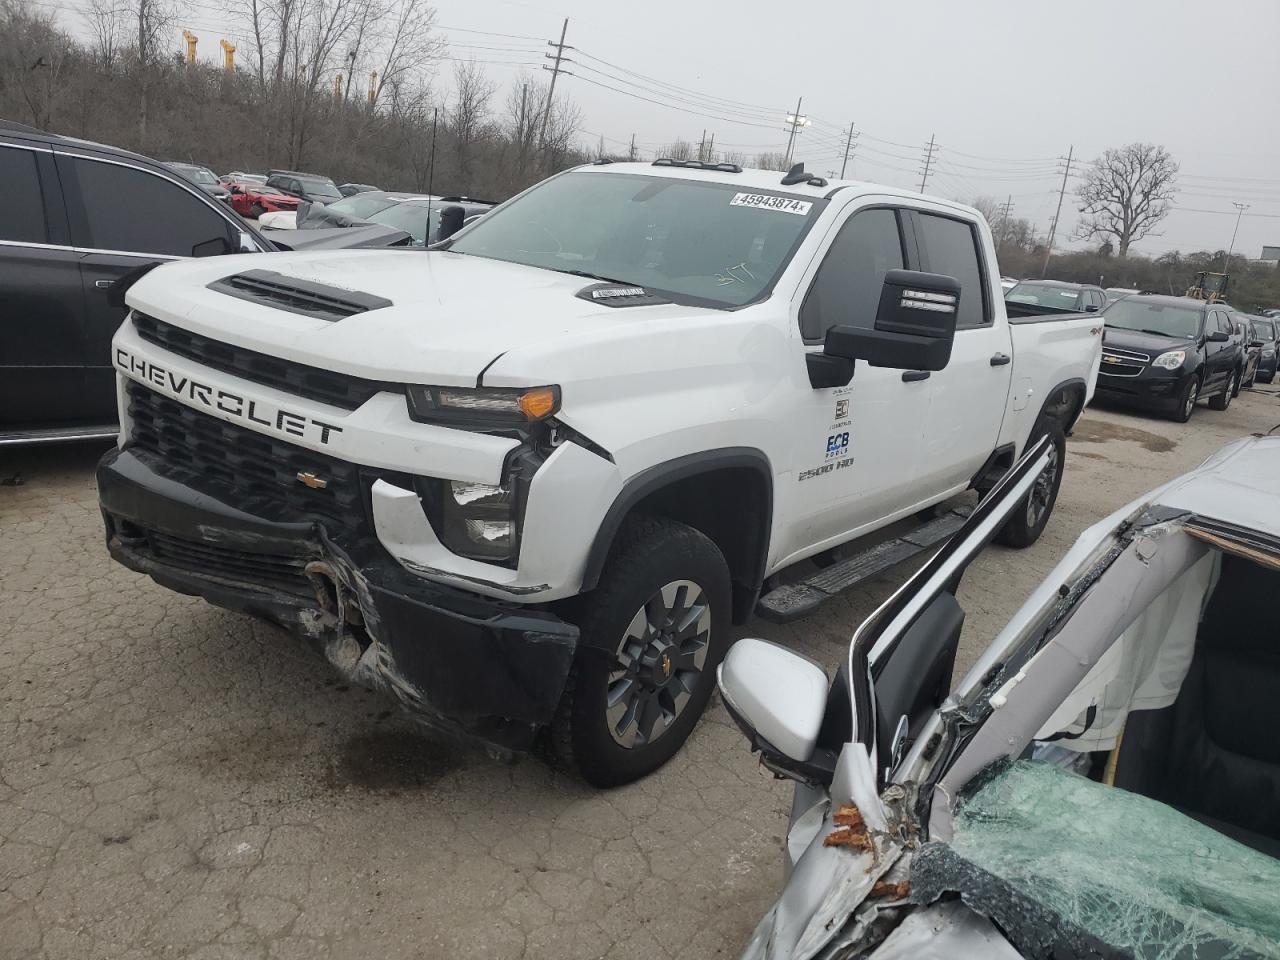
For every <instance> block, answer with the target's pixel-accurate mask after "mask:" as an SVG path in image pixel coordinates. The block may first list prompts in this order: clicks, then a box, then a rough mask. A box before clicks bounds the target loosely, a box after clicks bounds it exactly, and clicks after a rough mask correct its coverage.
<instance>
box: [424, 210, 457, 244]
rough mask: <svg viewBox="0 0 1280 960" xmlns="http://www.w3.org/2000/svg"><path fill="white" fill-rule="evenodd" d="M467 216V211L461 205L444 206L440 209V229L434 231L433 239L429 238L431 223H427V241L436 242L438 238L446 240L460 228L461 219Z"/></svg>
mask: <svg viewBox="0 0 1280 960" xmlns="http://www.w3.org/2000/svg"><path fill="white" fill-rule="evenodd" d="M466 218H467V211H466V210H464V209H463V208H462V207H456V206H455V207H445V208H444V209H443V210H441V211H440V229H439V231H438V232H437V233H436V236H435V239H434V240H432V239H430V238H431V224H430V223H428V224H427V237H428V241H427V242H428V243H437V242H439V241H440V240H447V239H449V238H450V237H452V236H453V235H454V234H455V233H457V232H458V231H459V230H461V229H462V225H463V221H464V220H466Z"/></svg>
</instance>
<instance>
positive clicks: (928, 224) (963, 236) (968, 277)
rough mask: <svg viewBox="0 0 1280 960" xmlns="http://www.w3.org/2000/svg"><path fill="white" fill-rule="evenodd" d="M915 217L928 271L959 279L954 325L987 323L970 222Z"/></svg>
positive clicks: (976, 247) (976, 244) (928, 216)
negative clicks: (957, 303) (957, 305)
mask: <svg viewBox="0 0 1280 960" xmlns="http://www.w3.org/2000/svg"><path fill="white" fill-rule="evenodd" d="M918 216H919V218H920V230H921V232H922V233H923V234H924V238H923V239H924V246H925V251H926V255H927V257H928V259H929V272H930V273H941V274H943V275H944V276H948V277H955V278H956V279H957V280H959V281H960V310H959V313H958V315H957V317H956V327H957V328H962V327H980V326H982V325H983V324H985V323H987V308H986V302H985V300H984V297H983V290H982V268H981V265H980V264H981V261H980V260H979V258H978V237H977V234H976V233H975V232H974V229H973V227H972V225H970V224H968V223H964V222H963V221H960V220H951V219H949V218H947V217H935V216H931V215H929V214H927V213H922V214H919V215H918Z"/></svg>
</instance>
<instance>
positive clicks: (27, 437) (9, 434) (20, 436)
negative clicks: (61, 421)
mask: <svg viewBox="0 0 1280 960" xmlns="http://www.w3.org/2000/svg"><path fill="white" fill-rule="evenodd" d="M119 435H120V425H119V424H116V423H103V424H99V425H97V426H89V427H51V428H49V429H36V428H32V429H30V430H4V431H0V447H4V446H15V447H16V446H27V445H28V444H32V443H74V442H76V441H79V440H114V439H115V438H116V437H118V436H119Z"/></svg>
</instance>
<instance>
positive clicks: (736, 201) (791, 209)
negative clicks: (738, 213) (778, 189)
mask: <svg viewBox="0 0 1280 960" xmlns="http://www.w3.org/2000/svg"><path fill="white" fill-rule="evenodd" d="M729 206H731V207H759V208H761V209H762V210H777V211H779V212H780V213H793V214H795V215H796V216H798V217H807V216H808V215H809V208H810V207H812V206H813V204H812V203H810V202H809V201H808V200H793V199H792V198H791V197H774V196H770V195H769V194H767V193H735V194H734V195H733V199H732V200H730V201H729Z"/></svg>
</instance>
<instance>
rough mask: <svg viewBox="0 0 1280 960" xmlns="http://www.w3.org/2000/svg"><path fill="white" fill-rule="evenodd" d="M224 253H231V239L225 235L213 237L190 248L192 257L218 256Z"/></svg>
mask: <svg viewBox="0 0 1280 960" xmlns="http://www.w3.org/2000/svg"><path fill="white" fill-rule="evenodd" d="M224 253H231V241H230V240H228V239H227V238H226V237H214V238H213V239H212V240H205V241H204V242H203V243H197V244H196V245H195V246H194V247H192V248H191V256H193V257H220V256H222V255H223V254H224Z"/></svg>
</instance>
